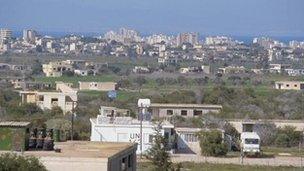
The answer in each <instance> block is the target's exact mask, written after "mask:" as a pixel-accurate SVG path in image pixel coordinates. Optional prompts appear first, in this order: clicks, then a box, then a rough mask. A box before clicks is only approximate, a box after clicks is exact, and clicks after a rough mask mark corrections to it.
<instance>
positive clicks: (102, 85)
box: [79, 82, 117, 91]
mask: <svg viewBox="0 0 304 171" xmlns="http://www.w3.org/2000/svg"><path fill="white" fill-rule="evenodd" d="M79 90H96V91H112V90H117V83H115V82H79Z"/></svg>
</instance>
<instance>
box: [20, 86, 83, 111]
mask: <svg viewBox="0 0 304 171" xmlns="http://www.w3.org/2000/svg"><path fill="white" fill-rule="evenodd" d="M56 90H57V91H20V95H21V99H22V103H35V104H36V105H37V106H39V107H40V108H41V109H43V110H44V109H52V108H53V107H56V106H58V107H60V108H61V109H62V110H63V112H64V113H67V112H70V111H72V110H73V108H74V107H76V105H77V100H78V98H77V91H76V90H74V89H72V88H71V87H69V86H67V85H65V84H64V83H57V85H56Z"/></svg>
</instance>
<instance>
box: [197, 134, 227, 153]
mask: <svg viewBox="0 0 304 171" xmlns="http://www.w3.org/2000/svg"><path fill="white" fill-rule="evenodd" d="M199 137H200V147H201V153H202V155H206V156H225V155H226V154H227V152H228V148H227V146H226V144H224V143H223V139H222V134H221V132H220V131H217V130H211V131H205V132H201V133H200V134H199Z"/></svg>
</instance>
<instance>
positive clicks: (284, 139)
mask: <svg viewBox="0 0 304 171" xmlns="http://www.w3.org/2000/svg"><path fill="white" fill-rule="evenodd" d="M275 144H276V146H278V147H290V138H289V137H288V135H286V134H278V135H277V138H276V139H275Z"/></svg>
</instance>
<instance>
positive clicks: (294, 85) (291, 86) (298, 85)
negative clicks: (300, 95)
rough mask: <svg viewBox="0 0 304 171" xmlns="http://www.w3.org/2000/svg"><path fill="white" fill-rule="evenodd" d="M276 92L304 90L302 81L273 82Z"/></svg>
mask: <svg viewBox="0 0 304 171" xmlns="http://www.w3.org/2000/svg"><path fill="white" fill-rule="evenodd" d="M275 89H278V90H304V81H279V82H275Z"/></svg>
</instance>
